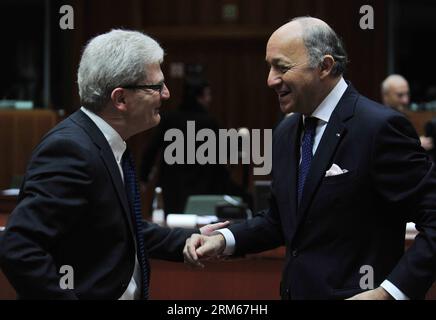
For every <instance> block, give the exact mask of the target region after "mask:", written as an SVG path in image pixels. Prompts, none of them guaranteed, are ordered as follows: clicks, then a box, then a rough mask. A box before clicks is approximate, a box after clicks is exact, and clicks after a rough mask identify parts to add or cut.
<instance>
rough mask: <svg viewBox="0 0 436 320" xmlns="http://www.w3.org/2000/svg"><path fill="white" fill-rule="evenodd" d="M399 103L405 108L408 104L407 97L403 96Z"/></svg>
mask: <svg viewBox="0 0 436 320" xmlns="http://www.w3.org/2000/svg"><path fill="white" fill-rule="evenodd" d="M401 103H402V104H403V105H404V106H407V105H408V104H409V96H408V95H407V94H405V95H403V97H402V98H401Z"/></svg>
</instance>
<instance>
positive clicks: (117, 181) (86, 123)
mask: <svg viewBox="0 0 436 320" xmlns="http://www.w3.org/2000/svg"><path fill="white" fill-rule="evenodd" d="M71 119H72V120H73V121H74V122H76V123H77V124H78V125H79V126H80V127H82V128H83V129H84V130H85V131H86V132H87V133H88V135H89V136H90V137H91V139H92V141H93V142H94V143H95V144H96V145H97V147H98V148H99V149H100V157H101V158H102V159H103V162H104V164H105V166H106V169H107V170H108V172H109V174H110V177H111V180H112V184H113V185H114V187H115V190H116V191H117V195H118V199H119V200H120V202H121V205H122V207H123V209H124V213H125V215H126V217H127V221H128V225H129V228H130V231H131V233H132V235H133V237H135V233H134V228H133V222H132V217H131V214H130V207H129V202H128V200H127V195H126V190H125V188H124V184H123V180H122V178H121V174H120V170H119V168H118V164H117V162H116V160H115V157H114V154H113V152H112V149H111V147H110V146H109V143H108V142H107V140H106V138H105V137H104V135H103V133H102V132H101V131H100V129H98V127H97V126H96V125H95V123H94V122H93V121H92V120H91V119H90V118H89V117H88V116H87V115H86V114H85V113H83V112H82V111H80V110H79V111H77V112H75V113H74V114H73V115H72V116H71Z"/></svg>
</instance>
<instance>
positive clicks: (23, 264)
mask: <svg viewBox="0 0 436 320" xmlns="http://www.w3.org/2000/svg"><path fill="white" fill-rule="evenodd" d="M47 140H48V141H47ZM47 140H46V141H44V142H43V143H41V144H40V145H39V146H38V147H37V149H36V150H35V152H34V154H33V156H32V159H31V160H30V163H29V165H28V168H27V173H26V176H25V181H24V183H23V185H22V188H21V191H20V196H19V203H18V205H17V207H16V208H15V210H14V211H13V212H12V214H11V216H10V218H9V221H8V224H7V226H6V230H5V232H4V236H3V238H2V240H1V243H0V263H1V267H2V269H3V271H4V273H5V274H6V276H7V277H8V279H9V281H10V282H11V284H12V285H13V286H14V288H15V289H16V291H17V293H18V295H19V296H20V297H21V298H31V299H76V298H77V297H76V295H75V294H74V290H68V289H66V290H63V289H61V287H60V280H61V277H62V275H63V274H59V270H60V267H61V266H59V265H56V263H55V261H54V259H53V256H52V252H53V250H54V248H56V244H57V243H59V241H62V238H63V236H64V235H66V234H67V233H68V232H70V231H71V230H72V229H73V228H74V225H75V223H76V221H78V219H79V216H80V215H81V213H83V212H85V211H86V207H87V204H88V203H87V192H88V190H89V186H90V184H91V181H92V179H91V176H90V172H92V168H90V167H89V165H90V164H89V161H88V160H87V159H86V158H87V153H86V151H85V150H82V148H81V147H80V146H79V145H78V144H77V143H74V142H72V141H71V140H70V139H68V138H56V139H50V138H48V139H47Z"/></svg>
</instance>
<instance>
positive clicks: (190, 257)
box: [183, 221, 229, 268]
mask: <svg viewBox="0 0 436 320" xmlns="http://www.w3.org/2000/svg"><path fill="white" fill-rule="evenodd" d="M228 225H229V221H225V222H218V223H214V224H208V225H206V226H204V227H201V228H200V234H198V233H195V234H193V235H192V236H191V237H189V238H188V239H187V240H186V243H185V247H184V248H183V256H184V260H185V263H186V264H188V265H190V266H193V267H200V268H204V264H203V263H201V261H200V260H205V259H207V258H213V257H218V256H219V255H220V254H221V253H223V251H224V249H225V247H226V241H225V238H224V236H223V235H222V234H221V233H219V232H215V231H216V230H218V229H222V228H224V227H226V226H228Z"/></svg>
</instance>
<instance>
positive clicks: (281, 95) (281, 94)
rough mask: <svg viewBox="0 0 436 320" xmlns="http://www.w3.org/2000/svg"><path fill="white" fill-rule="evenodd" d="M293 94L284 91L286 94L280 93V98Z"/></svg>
mask: <svg viewBox="0 0 436 320" xmlns="http://www.w3.org/2000/svg"><path fill="white" fill-rule="evenodd" d="M290 93H291V91H284V92H279V93H278V95H279V98H283V97H286V96H287V95H289V94H290Z"/></svg>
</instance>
